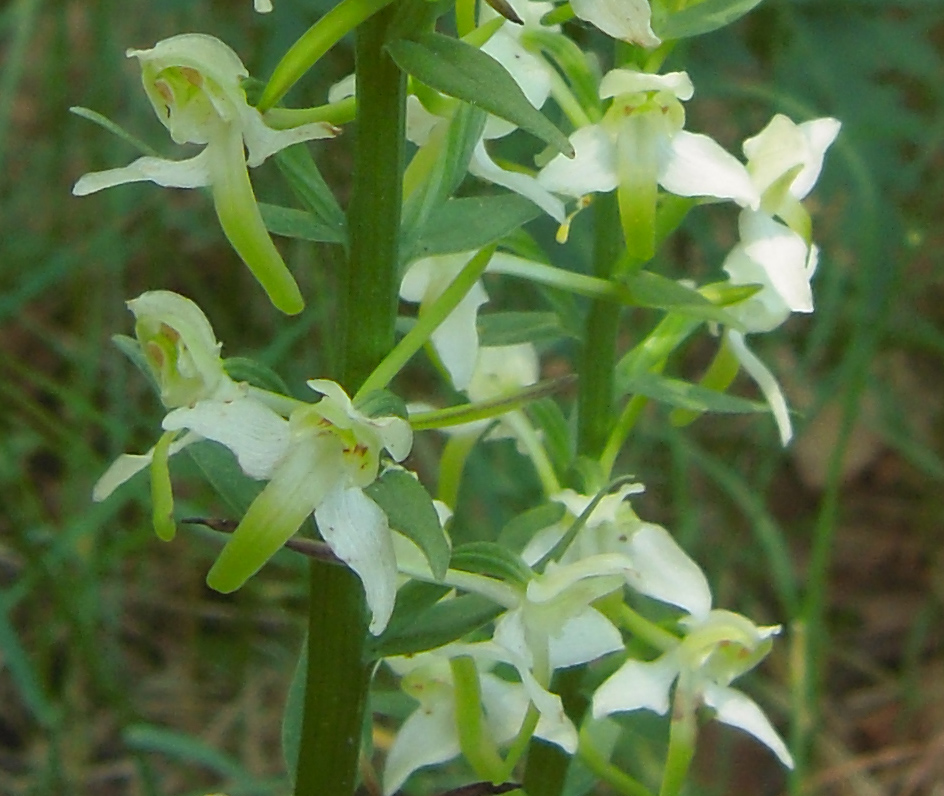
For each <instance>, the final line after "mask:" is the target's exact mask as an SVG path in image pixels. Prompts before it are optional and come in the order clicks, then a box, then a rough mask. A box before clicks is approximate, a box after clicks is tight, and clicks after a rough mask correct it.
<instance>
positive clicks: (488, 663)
mask: <svg viewBox="0 0 944 796" xmlns="http://www.w3.org/2000/svg"><path fill="white" fill-rule="evenodd" d="M471 646H473V645H449V646H446V647H442V648H440V649H437V650H433V651H432V652H424V653H420V654H418V655H414V656H411V657H409V658H388V659H387V660H386V662H387V664H389V665H390V667H391V668H392V669H393V670H394V671H395V672H397V673H398V674H399V675H401V677H402V679H401V682H400V687H401V688H402V689H403V690H404V691H405V692H406V693H407V694H409V695H410V696H412V697H413V698H414V699H416V701H417V702H418V703H419V705H418V707H417V709H416V710H415V711H414V712H413V713H411V714H410V716H409V717H408V718H407V719H406V721H405V722H404V723H403V725H402V726H401V727H400V729H399V731H398V732H397V735H396V738H395V739H394V742H393V745H392V746H391V747H390V752H389V754H388V755H387V760H386V764H385V766H384V776H383V792H384V796H390V794H393V793H395V792H396V791H397V790H399V788H400V786H401V785H402V784H403V783H404V782H405V781H406V779H407V778H408V777H409V776H410V774H412V773H413V772H414V771H416V770H417V769H419V768H423V767H424V766H432V765H436V764H438V763H444V762H446V761H447V760H451V759H453V758H454V757H457V756H458V755H459V754H460V752H461V748H460V744H459V731H458V727H457V724H456V722H457V718H456V696H455V684H454V682H453V678H452V672H451V671H450V667H449V658H450V657H456V656H459V655H469V654H470V653H471V651H470V649H468V648H469V647H471ZM473 659H474V660H476V663H477V664H478V665H477V669H478V679H479V687H480V690H481V700H482V711H483V716H484V720H485V726H486V727H487V728H488V734H489V737H490V738H491V739H492V740H493V741H494V743H495V744H496V745H497V746H503V745H504V744H507V743H508V742H509V741H511V739H512V738H514V737H515V735H516V734H517V733H518V730H519V729H520V727H521V724H522V722H523V721H524V717H525V715H526V713H527V711H528V706H529V704H530V703H531V696H530V694H529V690H528V687H527V686H526V685H524V684H522V683H513V682H509V681H508V680H504V679H502V678H500V677H498V676H497V675H495V674H493V673H492V671H491V670H492V669H493V668H494V667H495V665H496V664H497V663H499V659H497V658H494V657H493V658H488V657H487V656H485V655H480V656H478V657H476V656H473ZM532 690H533V689H532ZM544 693H547V692H544ZM547 696H548V697H550V700H549V702H548V704H549V705H551V706H553V707H552V711H559V712H560V713H561V714H562V713H563V710H562V708H561V705H560V699H559V698H557V697H554V695H552V694H547ZM538 699H539V700H541V697H540V696H539V697H538ZM555 700H556V702H555ZM541 701H542V704H544V701H546V700H541ZM555 729H556V727H555V726H554V724H553V723H551V722H549V721H548V720H547V719H545V721H544V722H543V723H542V722H541V721H539V722H538V726H537V728H536V732H535V734H536V735H537V736H538V737H540V738H545V739H546V740H552V739H553V737H555V732H554V731H555ZM571 729H572V726H571ZM548 736H551V737H548ZM574 746H576V733H574Z"/></svg>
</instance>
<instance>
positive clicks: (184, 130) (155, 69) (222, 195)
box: [72, 3, 337, 314]
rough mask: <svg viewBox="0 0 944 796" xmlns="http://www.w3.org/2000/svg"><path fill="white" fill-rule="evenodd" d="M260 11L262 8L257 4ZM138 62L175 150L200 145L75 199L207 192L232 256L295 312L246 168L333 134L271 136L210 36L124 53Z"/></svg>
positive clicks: (95, 181) (83, 186) (236, 62)
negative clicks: (153, 191) (124, 190)
mask: <svg viewBox="0 0 944 796" xmlns="http://www.w3.org/2000/svg"><path fill="white" fill-rule="evenodd" d="M259 5H261V6H263V8H260V9H259V10H266V9H265V8H264V6H265V5H267V4H266V3H260V4H259ZM127 54H128V57H129V58H131V57H133V58H137V59H138V61H139V62H140V65H141V78H142V81H143V83H144V90H145V92H146V93H147V96H148V99H149V100H150V101H151V105H152V106H153V108H154V111H155V113H156V114H157V117H158V119H160V121H161V123H162V124H163V125H164V126H165V127H166V128H167V129H168V131H169V132H170V135H171V138H172V139H173V140H174V141H175V142H176V143H178V144H203V145H205V146H204V149H203V151H202V152H200V153H199V154H198V155H196V156H195V157H192V158H190V159H188V160H166V159H164V158H156V157H142V158H139V159H138V160H135V161H134V162H133V163H131V164H130V165H128V166H125V167H123V168H117V169H110V170H108V171H100V172H93V173H91V174H86V175H84V176H83V177H81V178H79V180H78V182H76V184H75V187H74V188H73V189H72V192H73V193H74V194H75V195H77V196H84V195H86V194H90V193H94V192H96V191H100V190H102V189H104V188H110V187H112V186H114V185H123V184H125V183H130V182H141V181H148V180H149V181H151V182H154V183H157V184H158V185H162V186H165V187H171V188H199V187H203V186H209V187H210V188H211V189H212V191H213V203H214V206H215V207H216V214H217V216H218V218H219V220H220V225H221V226H222V228H223V232H224V233H225V234H226V237H227V238H228V239H229V241H230V243H231V244H232V245H233V248H234V249H235V250H236V252H237V254H239V256H240V257H241V258H242V259H243V261H244V262H245V263H246V265H248V266H249V269H250V271H252V273H253V275H254V276H255V277H256V279H257V280H258V281H259V284H260V285H262V287H263V289H264V290H265V291H266V293H267V294H268V295H269V298H270V299H271V300H272V303H273V304H274V305H275V306H276V307H278V308H279V309H280V310H282V311H283V312H286V313H289V314H294V313H297V312H300V311H301V309H302V308H303V306H304V302H303V300H302V297H301V293H300V292H299V289H298V285H297V284H296V283H295V279H294V278H293V277H292V275H291V273H290V272H289V270H288V268H287V267H286V265H285V263H284V261H283V260H282V256H281V255H280V254H279V252H278V250H277V249H276V248H275V244H273V242H272V239H271V238H270V237H269V234H268V232H267V231H266V227H265V224H264V223H263V220H262V215H261V214H260V212H259V207H258V205H257V204H256V198H255V195H254V194H253V190H252V184H251V183H250V181H249V174H248V171H247V166H258V165H259V164H260V163H262V162H263V161H265V160H266V158H268V157H269V156H270V155H273V154H274V153H276V152H278V151H280V150H282V149H284V148H285V147H288V146H291V145H292V144H296V143H298V142H300V141H309V140H311V139H314V138H328V137H331V136H333V135H335V134H336V132H337V131H336V129H335V128H333V127H332V126H330V125H328V124H324V123H313V124H305V125H301V126H299V127H295V128H293V129H289V130H274V129H272V128H271V127H269V126H268V125H267V124H266V122H265V119H264V118H263V116H262V114H260V113H259V111H257V110H256V109H255V108H254V107H252V106H251V105H249V103H248V102H247V100H246V94H245V92H244V90H243V88H242V80H243V79H244V78H246V77H247V76H248V74H249V73H248V71H247V70H246V67H245V66H244V65H243V63H242V61H240V59H239V56H238V55H236V53H235V52H233V51H232V50H231V49H230V48H229V47H228V46H227V45H226V44H224V43H223V42H221V41H220V40H219V39H216V38H214V37H212V36H207V35H204V34H199V33H187V34H182V35H179V36H173V37H171V38H169V39H164V40H162V41H160V42H158V43H157V44H156V45H155V46H154V47H153V48H151V49H150V50H128V52H127Z"/></svg>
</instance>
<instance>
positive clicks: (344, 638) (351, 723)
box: [295, 4, 406, 796]
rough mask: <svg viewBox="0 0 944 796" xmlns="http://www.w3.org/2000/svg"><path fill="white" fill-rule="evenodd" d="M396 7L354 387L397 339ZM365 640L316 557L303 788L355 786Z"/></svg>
mask: <svg viewBox="0 0 944 796" xmlns="http://www.w3.org/2000/svg"><path fill="white" fill-rule="evenodd" d="M395 8H396V5H395V4H394V5H393V6H390V7H388V8H386V9H384V10H383V11H381V12H379V13H378V14H375V15H374V16H373V17H371V18H370V19H369V20H367V21H366V22H365V23H363V24H362V25H361V26H360V27H359V28H358V29H357V45H356V59H357V63H356V74H357V98H358V102H357V106H358V108H357V126H356V131H355V138H354V175H353V193H352V198H351V204H350V208H349V212H348V224H349V230H350V240H351V246H350V255H349V259H348V263H347V268H346V269H345V272H344V274H343V275H342V276H341V279H340V284H339V300H340V303H341V306H340V307H339V308H338V318H339V324H340V329H339V349H338V350H337V352H336V355H337V361H338V362H339V366H338V373H337V374H336V376H337V378H338V381H339V382H340V383H341V385H342V386H343V387H344V388H345V390H347V392H348V393H350V394H352V395H353V394H354V393H355V392H356V390H357V388H358V387H360V385H361V383H362V382H363V381H364V379H365V378H366V377H367V375H368V374H369V373H370V372H371V371H372V370H373V369H374V368H375V367H376V366H377V364H378V363H379V362H380V361H381V359H383V357H384V356H385V355H386V354H387V353H388V352H389V351H390V349H391V348H393V343H394V323H395V320H396V308H397V287H398V273H397V265H398V262H399V252H398V235H399V232H400V203H401V196H402V176H403V140H404V129H403V127H404V107H405V85H406V84H405V78H404V75H403V73H402V72H400V71H399V70H398V69H397V67H396V65H395V64H394V63H393V61H391V60H390V58H389V57H388V56H387V55H386V53H385V52H384V51H383V44H384V36H385V34H386V31H387V27H388V25H389V23H390V20H391V18H392V15H393V13H394V9H395ZM355 628H359V629H360V631H359V632H357V631H356V630H355ZM366 638H367V615H366V611H365V606H364V594H363V587H362V586H361V583H360V581H359V580H358V578H357V576H356V575H355V574H354V573H353V572H351V571H350V570H348V569H346V568H343V567H337V566H332V565H330V564H325V563H322V562H318V561H315V562H313V563H312V564H311V586H310V605H309V627H308V674H307V680H306V692H305V714H304V720H303V725H302V738H301V747H300V750H301V751H300V755H299V761H298V769H297V776H296V783H295V793H296V794H297V795H298V796H302V794H304V795H305V796H316V795H317V794H328V793H330V794H337V796H346V795H347V794H353V792H354V788H355V784H356V779H357V763H358V758H359V754H360V745H361V744H360V740H361V730H362V727H363V720H364V707H365V703H366V697H367V688H368V683H369V676H370V668H369V666H367V665H366V664H365V661H364V655H363V648H364V642H365V640H366Z"/></svg>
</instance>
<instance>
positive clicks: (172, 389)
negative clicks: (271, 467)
mask: <svg viewBox="0 0 944 796" xmlns="http://www.w3.org/2000/svg"><path fill="white" fill-rule="evenodd" d="M128 308H129V309H130V310H131V312H132V313H133V314H134V316H135V321H136V322H135V335H136V337H137V340H138V343H139V345H140V348H141V353H142V355H143V356H144V359H145V361H146V363H147V365H148V368H149V370H150V372H151V374H152V376H153V377H154V380H155V382H156V384H157V388H158V391H159V393H160V396H161V401H162V402H163V404H164V405H165V406H166V407H167V408H168V409H171V410H173V409H176V408H178V407H189V406H201V407H212V409H211V411H214V410H215V411H217V412H220V413H223V414H225V416H226V417H227V418H228V419H229V420H230V422H231V423H232V424H233V425H234V427H238V428H241V429H243V431H244V432H245V433H246V434H247V435H252V436H255V437H258V438H260V439H264V438H265V437H266V436H267V435H268V434H269V433H270V432H272V431H274V430H277V429H278V428H279V427H280V424H281V423H282V422H284V421H283V420H282V418H281V417H279V416H278V415H277V414H276V413H275V412H274V411H273V410H272V409H270V408H269V407H268V406H266V405H265V404H263V403H261V402H260V401H258V400H256V398H254V397H251V396H250V394H249V392H248V390H247V388H246V385H242V384H237V383H236V382H235V381H233V380H232V379H231V378H230V377H229V376H228V375H227V373H226V371H225V369H224V367H223V361H222V359H221V358H220V348H221V346H220V343H218V342H217V340H216V336H215V335H214V333H213V328H212V327H211V326H210V322H209V321H208V320H207V318H206V316H205V315H204V314H203V311H202V310H201V309H200V308H199V307H198V306H197V305H196V304H194V303H193V302H192V301H191V300H190V299H188V298H185V297H184V296H181V295H178V294H177V293H172V292H170V291H167V290H153V291H149V292H147V293H143V294H142V295H141V296H139V297H138V298H136V299H133V300H131V301H129V302H128ZM176 437H177V434H171V435H170V436H169V437H168V440H167V444H166V445H165V446H164V447H161V448H160V449H158V448H157V447H155V448H152V449H151V450H150V451H148V452H147V453H145V454H140V455H135V454H123V455H122V456H119V457H118V459H117V460H115V462H114V463H113V464H112V465H111V467H109V468H108V470H106V471H105V473H104V474H103V475H102V476H101V478H99V480H98V482H97V483H96V484H95V487H94V489H93V492H92V497H93V499H94V500H96V501H101V500H104V499H105V498H107V497H108V496H109V495H110V494H111V493H112V492H113V491H114V490H115V489H116V488H118V487H119V486H120V485H121V484H123V483H124V482H125V481H127V480H129V479H130V478H131V477H132V476H134V475H135V474H136V473H138V472H140V471H141V470H143V469H145V468H146V467H148V466H150V465H151V464H152V463H154V461H155V457H157V464H158V466H159V467H161V468H163V467H164V466H166V460H167V458H168V456H170V455H173V454H175V453H177V452H179V451H180V450H182V449H183V448H184V447H186V446H187V445H189V444H192V443H194V442H198V441H199V440H200V439H202V438H203V437H201V436H200V435H199V434H197V433H193V432H191V433H189V434H187V435H185V436H183V437H182V438H179V439H177V438H176ZM247 466H248V460H247ZM172 536H173V530H172V528H170V527H167V528H166V530H165V532H164V533H163V534H162V538H165V539H166V538H170V537H172Z"/></svg>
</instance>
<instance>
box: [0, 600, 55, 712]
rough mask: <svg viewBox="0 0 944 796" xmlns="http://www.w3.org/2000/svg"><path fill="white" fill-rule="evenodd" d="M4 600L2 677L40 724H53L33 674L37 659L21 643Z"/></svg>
mask: <svg viewBox="0 0 944 796" xmlns="http://www.w3.org/2000/svg"><path fill="white" fill-rule="evenodd" d="M0 596H2V597H6V592H5V591H4V592H0ZM5 603H6V601H5V600H4V601H0V649H2V650H3V665H4V669H5V672H6V674H5V678H6V679H7V682H8V683H10V685H11V686H12V688H13V691H14V693H16V694H17V695H18V696H19V699H20V700H21V702H22V704H23V705H24V706H25V708H26V710H28V711H29V713H31V714H32V716H33V718H34V719H35V720H36V721H37V722H38V723H39V724H40V725H41V726H42V727H44V728H46V729H49V728H51V727H52V726H53V725H54V724H55V723H56V710H55V708H54V706H53V704H52V702H50V700H49V697H48V695H47V694H46V691H45V689H44V688H43V684H42V683H41V682H40V681H39V678H38V677H37V675H38V673H39V672H40V671H41V669H40V667H39V666H38V665H37V663H38V662H37V661H35V660H33V659H32V658H31V657H30V655H29V653H28V652H27V651H26V647H24V646H23V643H22V641H21V639H20V635H19V634H18V633H17V630H16V628H15V627H14V626H13V623H12V622H11V621H10V617H9V615H8V613H7V609H6V604H5ZM34 654H35V650H34ZM7 704H9V703H7Z"/></svg>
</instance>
